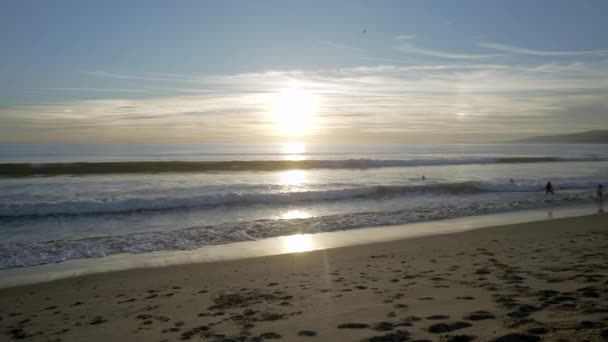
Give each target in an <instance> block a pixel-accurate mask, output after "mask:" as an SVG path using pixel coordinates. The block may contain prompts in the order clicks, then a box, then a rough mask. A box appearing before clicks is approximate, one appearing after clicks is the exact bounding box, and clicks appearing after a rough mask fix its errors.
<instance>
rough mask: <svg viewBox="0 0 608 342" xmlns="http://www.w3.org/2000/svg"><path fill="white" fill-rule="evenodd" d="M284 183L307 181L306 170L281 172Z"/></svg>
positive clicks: (298, 183) (295, 183)
mask: <svg viewBox="0 0 608 342" xmlns="http://www.w3.org/2000/svg"><path fill="white" fill-rule="evenodd" d="M280 177H281V184H282V185H301V184H302V183H304V182H306V172H305V171H304V170H287V171H283V172H281V174H280Z"/></svg>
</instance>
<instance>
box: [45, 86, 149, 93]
mask: <svg viewBox="0 0 608 342" xmlns="http://www.w3.org/2000/svg"><path fill="white" fill-rule="evenodd" d="M45 90H56V91H64V90H65V91H83V92H105V93H113V92H117V93H143V92H146V91H147V90H146V89H119V88H68V87H65V88H45Z"/></svg>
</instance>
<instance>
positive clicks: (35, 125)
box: [0, 0, 608, 143]
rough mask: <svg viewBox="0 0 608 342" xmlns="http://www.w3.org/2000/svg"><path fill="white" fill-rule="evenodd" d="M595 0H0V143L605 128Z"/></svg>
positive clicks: (426, 138) (607, 66)
mask: <svg viewBox="0 0 608 342" xmlns="http://www.w3.org/2000/svg"><path fill="white" fill-rule="evenodd" d="M606 17H608V1H603V0H598V1H585V0H580V1H560V0H554V1H540V0H521V1H519V0H510V1H506V0H504V1H486V0H483V1H482V0H480V1H466V0H464V1H447V0H446V1H429V0H424V1H381V0H378V1H356V0H350V1H339V0H335V1H316V0H307V1H291V0H282V1H274V0H268V1H253V0H223V1H187V0H182V1H155V0H147V1H137V0H133V1H112V0H108V1H105V0H104V1H78V0H75V1H65V0H57V1H35V0H19V1H13V0H0V141H38V142H58V141H62V142H287V141H301V142H320V143H444V142H497V141H499V142H500V141H508V140H511V139H516V138H520V137H527V136H533V135H543V134H557V133H569V132H578V131H585V130H592V129H608V20H606Z"/></svg>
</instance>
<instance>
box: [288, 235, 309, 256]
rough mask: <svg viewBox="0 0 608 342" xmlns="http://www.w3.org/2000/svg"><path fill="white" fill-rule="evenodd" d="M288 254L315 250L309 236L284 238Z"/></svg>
mask: <svg viewBox="0 0 608 342" xmlns="http://www.w3.org/2000/svg"><path fill="white" fill-rule="evenodd" d="M284 241H285V244H284V246H285V251H286V252H287V253H298V252H308V251H312V250H313V246H312V241H311V239H310V235H308V234H296V235H290V236H285V237H284Z"/></svg>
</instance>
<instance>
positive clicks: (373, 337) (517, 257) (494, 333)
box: [0, 214, 608, 341]
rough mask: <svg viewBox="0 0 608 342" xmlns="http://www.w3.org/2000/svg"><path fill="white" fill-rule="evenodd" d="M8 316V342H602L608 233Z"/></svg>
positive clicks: (564, 235) (346, 262)
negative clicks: (183, 341)
mask: <svg viewBox="0 0 608 342" xmlns="http://www.w3.org/2000/svg"><path fill="white" fill-rule="evenodd" d="M0 303H2V305H0V334H1V335H0V339H1V340H7V341H8V340H13V339H14V340H18V339H20V340H28V341H29V340H31V341H109V340H114V341H177V340H207V341H267V340H275V339H276V340H286V341H312V340H316V341H471V340H475V341H494V340H496V341H537V340H543V341H605V340H608V220H607V217H606V215H605V214H598V215H591V216H585V217H578V218H564V219H555V220H545V221H540V222H531V223H524V224H516V225H507V226H499V227H491V228H484V229H478V230H473V231H468V232H464V233H455V234H445V235H437V236H428V237H420V238H412V239H405V240H399V241H392V242H387V243H376V244H369V245H362V246H354V247H344V248H336V249H330V250H323V251H313V252H303V253H295V254H287V255H278V256H270V257H260V258H253V259H245V260H237V261H225V262H213V263H201V264H189V265H181V266H171V267H165V268H148V269H137V270H129V271H120V272H111V273H104V274H97V275H89V276H83V277H77V278H70V279H63V280H59V281H54V282H51V283H43V284H36V285H28V286H20V287H15V288H7V289H2V290H0Z"/></svg>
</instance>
